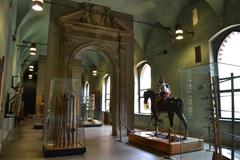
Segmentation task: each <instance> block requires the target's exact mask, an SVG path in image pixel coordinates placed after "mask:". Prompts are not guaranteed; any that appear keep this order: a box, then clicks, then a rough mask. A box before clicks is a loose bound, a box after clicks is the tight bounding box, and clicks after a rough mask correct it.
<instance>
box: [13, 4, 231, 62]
mask: <svg viewBox="0 0 240 160" xmlns="http://www.w3.org/2000/svg"><path fill="white" fill-rule="evenodd" d="M15 1H16V5H17V8H18V10H17V22H16V23H17V28H16V30H17V33H18V35H19V38H20V39H21V40H28V41H34V42H40V43H47V39H48V24H49V13H50V4H44V11H42V12H35V11H33V10H32V9H31V1H32V0H15ZM72 1H75V2H79V3H80V2H89V1H86V0H85V1H84V0H72ZM191 1H194V0H90V3H95V4H99V5H103V6H107V7H109V8H111V9H112V10H115V11H119V12H124V13H128V14H131V15H133V16H134V39H135V41H136V42H137V44H138V45H139V46H140V47H141V48H142V49H144V45H145V43H146V40H147V36H148V34H149V33H150V31H151V30H152V29H153V25H149V24H144V23H139V22H138V21H141V22H145V23H151V24H156V23H157V24H160V25H162V26H166V27H170V28H171V29H174V26H175V25H176V23H177V20H178V17H179V14H180V13H181V11H182V10H183V9H184V8H185V7H186V6H187V5H188V4H189V3H191ZM205 1H206V2H207V3H208V4H209V6H210V7H211V8H212V9H213V10H214V11H215V13H216V15H221V14H223V12H224V6H225V3H226V0H205ZM59 2H61V0H59ZM40 54H46V47H45V48H44V47H43V48H42V49H40ZM96 55H97V54H96ZM99 58H100V57H99Z"/></svg>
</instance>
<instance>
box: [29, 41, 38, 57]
mask: <svg viewBox="0 0 240 160" xmlns="http://www.w3.org/2000/svg"><path fill="white" fill-rule="evenodd" d="M36 52H37V48H36V43H31V47H30V53H29V54H30V55H32V56H35V55H36Z"/></svg>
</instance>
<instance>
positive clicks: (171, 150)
mask: <svg viewBox="0 0 240 160" xmlns="http://www.w3.org/2000/svg"><path fill="white" fill-rule="evenodd" d="M153 135H154V132H149V131H147V132H135V133H130V134H129V136H128V141H129V142H132V143H135V144H138V145H141V146H144V147H148V148H150V149H153V150H156V151H160V152H163V153H167V154H170V155H175V154H180V153H186V152H192V151H198V150H203V149H204V142H203V139H197V138H192V137H188V138H187V139H186V140H181V139H180V136H179V135H177V140H176V141H175V142H170V143H169V140H168V139H165V138H163V137H166V134H165V135H162V137H155V136H153Z"/></svg>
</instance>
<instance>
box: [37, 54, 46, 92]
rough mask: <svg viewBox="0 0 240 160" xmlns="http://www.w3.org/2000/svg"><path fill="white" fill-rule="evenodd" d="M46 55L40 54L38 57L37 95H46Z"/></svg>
mask: <svg viewBox="0 0 240 160" xmlns="http://www.w3.org/2000/svg"><path fill="white" fill-rule="evenodd" d="M45 76H46V56H43V55H40V56H39V59H38V75H37V96H42V95H44V89H45V85H46V84H45V82H46V77H45Z"/></svg>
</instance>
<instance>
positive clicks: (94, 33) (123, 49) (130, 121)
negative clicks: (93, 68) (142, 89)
mask: <svg viewBox="0 0 240 160" xmlns="http://www.w3.org/2000/svg"><path fill="white" fill-rule="evenodd" d="M80 8H82V9H80V10H78V11H76V12H72V13H70V14H69V13H68V14H65V15H62V16H59V17H58V22H57V23H56V24H55V25H51V24H50V29H49V30H53V31H54V32H56V31H58V33H59V35H57V36H56V35H53V34H52V36H55V40H56V41H55V42H54V40H53V39H54V38H53V37H52V38H49V39H52V40H49V45H48V46H49V49H48V57H53V54H55V55H58V56H60V57H59V58H58V62H56V63H58V64H57V65H56V63H55V66H54V64H51V62H50V59H51V58H49V59H48V60H47V61H48V64H47V67H48V68H50V67H58V69H55V71H57V73H58V74H55V76H56V75H57V76H59V77H61V76H62V77H71V66H72V65H74V64H75V62H76V56H77V55H78V54H81V53H82V51H83V50H85V49H89V48H91V49H95V50H99V51H101V52H103V53H104V56H106V57H107V59H108V60H109V62H110V65H111V67H112V77H111V95H110V96H111V102H110V103H111V104H110V105H111V107H112V135H114V136H116V135H120V131H121V134H122V135H126V133H127V128H128V129H133V128H134V106H133V105H134V103H133V102H134V69H133V21H132V19H133V17H132V16H130V15H126V14H124V13H119V12H115V11H112V10H110V9H109V8H106V7H103V6H99V5H94V4H89V3H81V7H80ZM56 10H57V9H56ZM53 12H54V11H51V14H52V13H53ZM58 14H59V13H58ZM51 16H52V15H50V20H51V19H53V18H51ZM53 16H54V15H53ZM118 17H125V18H124V19H123V18H118ZM50 23H51V21H50ZM51 27H52V28H51ZM55 34H56V33H55ZM49 36H51V35H49ZM51 43H52V45H51ZM56 43H58V44H56ZM54 44H55V45H54ZM51 47H58V48H55V49H53V48H51ZM54 51H55V53H54ZM56 51H58V52H59V53H56ZM51 54H52V55H51ZM52 72H53V71H52ZM53 76H54V73H53V74H52V75H50V73H49V74H48V75H47V77H48V78H50V77H52V78H53Z"/></svg>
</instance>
